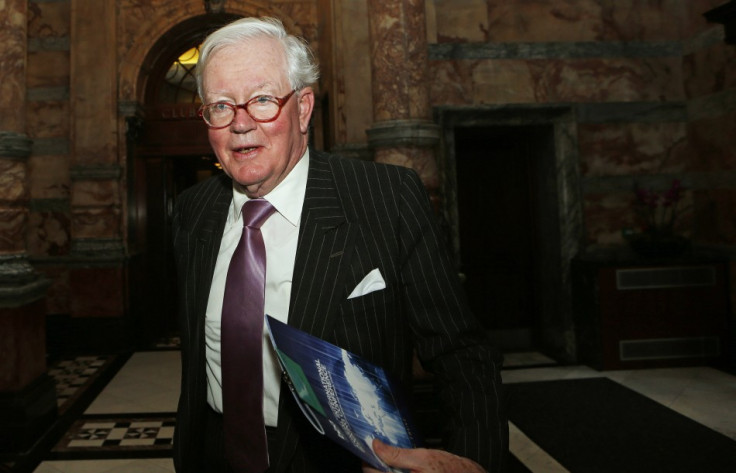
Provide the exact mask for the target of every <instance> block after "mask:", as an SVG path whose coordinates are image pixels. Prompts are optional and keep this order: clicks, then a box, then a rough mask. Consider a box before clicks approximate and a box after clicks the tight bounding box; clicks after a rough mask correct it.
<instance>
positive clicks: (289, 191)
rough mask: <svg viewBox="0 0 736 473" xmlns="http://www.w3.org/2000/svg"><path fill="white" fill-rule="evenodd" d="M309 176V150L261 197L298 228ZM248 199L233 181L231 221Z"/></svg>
mask: <svg viewBox="0 0 736 473" xmlns="http://www.w3.org/2000/svg"><path fill="white" fill-rule="evenodd" d="M308 174H309V148H307V150H306V151H304V154H303V155H302V157H301V159H299V162H298V163H296V165H295V166H294V167H293V168H292V170H291V172H289V174H287V175H286V177H285V178H284V180H283V181H281V182H280V183H279V184H278V185H277V186H276V187H275V188H274V189H273V190H272V191H271V192H269V193H268V194H266V195H265V196H263V198H264V199H266V200H267V201H268V202H270V203H271V205H273V206H274V208H275V209H276V211H277V212H278V213H280V214H281V215H282V216H283V217H284V218H285V219H286V220H287V221H289V223H291V224H292V225H294V226H295V227H296V226H299V219H300V218H301V215H302V206H303V205H304V194H305V193H306V189H307V175H308ZM249 200H250V198H248V196H247V195H245V192H243V189H242V187H241V186H240V184H238V183H237V182H235V181H233V202H232V205H231V207H230V209H231V217H232V221H233V222H235V221H237V220H238V219H239V218H240V210H241V209H242V208H243V204H245V203H246V202H248V201H249Z"/></svg>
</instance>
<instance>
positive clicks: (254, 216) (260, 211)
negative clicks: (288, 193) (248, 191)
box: [243, 199, 276, 228]
mask: <svg viewBox="0 0 736 473" xmlns="http://www.w3.org/2000/svg"><path fill="white" fill-rule="evenodd" d="M275 211H276V209H275V208H274V207H273V205H271V203H270V202H269V201H267V200H265V199H252V200H249V201H248V202H246V203H245V204H243V226H244V227H251V228H261V225H263V223H264V222H265V221H266V220H267V219H268V217H270V216H271V214H272V213H274V212H275Z"/></svg>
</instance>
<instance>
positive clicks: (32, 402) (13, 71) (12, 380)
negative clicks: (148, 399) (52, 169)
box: [0, 0, 56, 453]
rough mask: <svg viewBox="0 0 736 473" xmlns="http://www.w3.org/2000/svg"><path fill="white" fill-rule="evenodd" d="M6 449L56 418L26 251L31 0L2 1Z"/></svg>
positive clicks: (41, 291)
mask: <svg viewBox="0 0 736 473" xmlns="http://www.w3.org/2000/svg"><path fill="white" fill-rule="evenodd" d="M0 19H2V28H0V44H2V45H3V58H2V60H0V77H2V81H0V452H2V453H6V452H16V451H21V450H23V449H25V448H27V447H28V446H29V445H30V444H31V443H32V441H33V439H34V437H35V436H37V435H38V434H39V433H40V432H42V431H43V430H44V429H45V428H47V427H48V425H49V424H50V423H51V422H52V421H53V419H54V418H55V416H56V393H55V389H54V382H53V380H52V379H51V378H50V377H49V376H48V375H47V374H46V325H45V317H46V308H45V297H46V290H47V289H48V286H49V281H48V280H47V279H46V278H44V277H42V276H41V275H40V274H39V273H38V272H36V270H35V269H34V268H33V267H32V266H31V264H30V262H29V260H28V255H27V253H26V228H27V226H28V215H29V208H28V204H29V186H28V176H27V174H28V157H29V156H30V154H31V146H32V143H31V140H30V139H29V138H28V137H27V136H26V134H25V129H26V123H25V108H26V104H25V96H26V82H25V81H26V44H27V41H26V31H27V29H26V28H27V26H26V25H27V21H28V20H27V0H6V1H4V2H0Z"/></svg>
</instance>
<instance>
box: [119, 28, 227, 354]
mask: <svg viewBox="0 0 736 473" xmlns="http://www.w3.org/2000/svg"><path fill="white" fill-rule="evenodd" d="M236 18H237V16H234V15H227V14H221V15H206V16H200V17H196V18H192V19H190V20H187V21H185V22H182V23H180V24H179V25H177V26H176V27H174V28H172V29H171V30H170V31H169V32H167V33H166V34H164V35H163V36H162V37H161V38H160V39H159V40H158V41H157V42H156V44H155V46H154V47H153V48H152V49H151V51H150V52H149V53H148V56H147V57H146V61H145V63H144V66H143V67H144V71H143V72H144V73H145V74H147V75H148V77H147V80H146V81H145V82H146V87H145V93H144V104H143V108H144V110H143V120H142V121H141V122H140V123H138V125H137V126H138V127H139V130H138V133H137V136H136V140H135V142H134V143H129V166H130V170H129V184H128V189H129V193H130V205H132V206H134V207H135V211H133V212H131V215H132V217H131V221H130V222H129V229H130V232H131V233H134V234H133V235H131V237H130V239H131V241H134V242H135V243H134V245H132V246H134V247H135V248H136V253H137V255H138V256H137V262H136V264H135V268H136V269H135V271H134V275H133V276H132V277H131V291H130V299H131V300H130V307H131V313H132V318H133V325H134V328H133V330H134V339H135V340H136V344H137V345H139V348H148V347H151V346H154V345H156V344H157V343H160V342H161V341H164V340H167V339H170V338H172V337H175V336H176V334H177V323H176V280H175V269H174V261H173V254H172V248H171V217H172V211H173V207H174V202H175V200H176V198H177V196H178V195H179V194H180V193H181V192H182V191H183V190H184V189H186V188H187V187H190V186H192V185H194V184H196V183H197V182H199V181H201V180H203V179H206V178H208V177H210V176H212V175H214V174H216V173H218V172H221V171H220V170H219V169H218V168H217V167H216V166H215V163H216V159H215V157H214V154H213V153H212V150H211V148H210V146H209V143H208V141H207V130H206V128H205V126H204V124H203V123H202V121H201V120H200V119H199V118H198V117H197V110H198V108H199V106H200V101H199V98H198V97H197V94H196V85H195V83H194V76H193V71H194V67H195V64H196V54H197V51H198V47H199V45H200V44H201V42H202V41H203V40H204V38H205V37H206V35H207V34H208V33H210V32H211V31H213V30H214V29H216V28H218V27H219V26H222V25H224V24H226V23H229V22H230V21H232V20H234V19H236Z"/></svg>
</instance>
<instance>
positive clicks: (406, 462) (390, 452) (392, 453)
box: [373, 439, 418, 469]
mask: <svg viewBox="0 0 736 473" xmlns="http://www.w3.org/2000/svg"><path fill="white" fill-rule="evenodd" d="M373 451H374V452H376V455H378V457H379V458H380V459H381V460H383V461H384V462H385V463H386V464H387V465H390V466H393V467H396V468H409V469H413V468H417V466H418V465H417V462H416V459H415V458H414V456H415V452H416V450H410V449H406V448H399V447H392V446H391V445H386V444H385V443H383V442H381V441H380V440H378V439H373Z"/></svg>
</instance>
